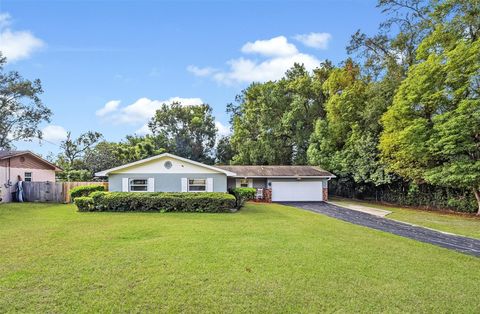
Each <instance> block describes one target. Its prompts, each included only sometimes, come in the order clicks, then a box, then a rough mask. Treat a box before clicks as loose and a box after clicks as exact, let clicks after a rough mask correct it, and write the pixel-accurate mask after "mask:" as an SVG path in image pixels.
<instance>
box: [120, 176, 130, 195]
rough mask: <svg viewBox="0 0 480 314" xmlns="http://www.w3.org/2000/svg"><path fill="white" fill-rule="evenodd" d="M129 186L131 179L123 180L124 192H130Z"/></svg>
mask: <svg viewBox="0 0 480 314" xmlns="http://www.w3.org/2000/svg"><path fill="white" fill-rule="evenodd" d="M129 184H130V179H129V178H122V192H128V190H130V189H129V187H128V186H129Z"/></svg>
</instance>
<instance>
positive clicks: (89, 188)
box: [70, 185, 105, 201]
mask: <svg viewBox="0 0 480 314" xmlns="http://www.w3.org/2000/svg"><path fill="white" fill-rule="evenodd" d="M97 191H105V187H104V186H103V185H82V186H77V187H75V188H73V189H71V190H70V198H71V199H72V201H75V199H76V198H77V197H82V196H90V194H91V193H93V192H97Z"/></svg>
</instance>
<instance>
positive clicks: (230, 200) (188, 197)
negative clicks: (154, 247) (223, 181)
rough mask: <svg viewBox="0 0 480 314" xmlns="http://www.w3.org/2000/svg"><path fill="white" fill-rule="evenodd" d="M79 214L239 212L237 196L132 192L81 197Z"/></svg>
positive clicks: (104, 193)
mask: <svg viewBox="0 0 480 314" xmlns="http://www.w3.org/2000/svg"><path fill="white" fill-rule="evenodd" d="M75 204H76V205H77V208H78V210H79V211H108V212H129V211H139V212H204V213H225V212H231V211H232V210H234V209H235V205H236V204H235V197H234V196H233V195H230V194H227V193H163V192H159V193H129V192H94V193H92V194H90V196H89V197H78V198H76V199H75Z"/></svg>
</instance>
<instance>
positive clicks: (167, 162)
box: [163, 160, 172, 169]
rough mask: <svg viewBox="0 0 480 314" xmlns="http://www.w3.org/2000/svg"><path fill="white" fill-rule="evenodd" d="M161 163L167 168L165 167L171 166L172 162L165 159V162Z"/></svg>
mask: <svg viewBox="0 0 480 314" xmlns="http://www.w3.org/2000/svg"><path fill="white" fill-rule="evenodd" d="M163 165H164V166H165V168H167V169H170V168H172V162H171V161H170V160H167V161H165V163H164V164H163Z"/></svg>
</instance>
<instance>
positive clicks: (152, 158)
mask: <svg viewBox="0 0 480 314" xmlns="http://www.w3.org/2000/svg"><path fill="white" fill-rule="evenodd" d="M163 157H169V158H172V159H177V160H181V161H184V162H187V163H190V164H193V165H197V166H200V167H204V168H207V169H210V170H214V171H218V172H221V173H224V174H225V175H227V176H235V173H233V172H230V171H228V170H225V169H221V168H218V167H215V166H209V165H206V164H202V163H201V162H197V161H193V160H190V159H187V158H183V157H180V156H176V155H173V154H169V153H163V154H160V155H156V156H153V157H150V158H145V159H142V160H139V161H135V162H131V163H129V164H125V165H123V166H119V167H115V168H111V169H107V170H104V171H100V172H97V173H95V175H96V176H97V177H105V176H108V174H109V173H111V172H114V171H118V170H122V169H125V168H130V167H132V166H137V165H141V164H143V163H146V162H149V161H153V160H156V159H160V158H163Z"/></svg>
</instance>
